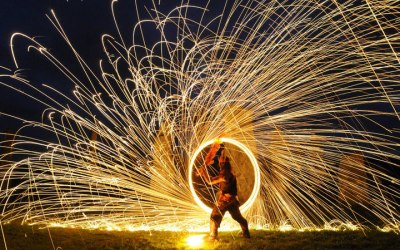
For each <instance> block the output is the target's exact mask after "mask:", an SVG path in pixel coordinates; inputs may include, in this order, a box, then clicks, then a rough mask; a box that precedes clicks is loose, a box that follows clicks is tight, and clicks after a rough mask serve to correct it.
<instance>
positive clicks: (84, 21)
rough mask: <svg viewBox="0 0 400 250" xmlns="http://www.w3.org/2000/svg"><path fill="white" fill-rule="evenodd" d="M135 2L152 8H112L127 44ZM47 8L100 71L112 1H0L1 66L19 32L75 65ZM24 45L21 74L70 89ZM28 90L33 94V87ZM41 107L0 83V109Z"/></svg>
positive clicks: (27, 113) (167, 2) (23, 112)
mask: <svg viewBox="0 0 400 250" xmlns="http://www.w3.org/2000/svg"><path fill="white" fill-rule="evenodd" d="M135 2H136V3H135ZM159 2H160V3H161V5H158V1H156V4H157V9H158V10H160V11H161V12H163V13H168V12H169V11H170V10H172V9H173V8H175V7H176V6H179V5H180V4H181V1H179V0H173V1H171V0H161V1H159ZM204 2H205V1H200V0H198V1H190V3H191V4H193V5H196V4H197V5H204ZM223 3H224V1H214V2H212V3H211V5H212V6H211V7H210V11H209V12H208V15H209V17H208V18H209V19H210V18H213V17H215V16H216V15H217V14H218V13H220V11H221V9H222V7H223ZM136 4H137V6H138V9H139V10H140V13H139V15H140V18H141V19H144V18H148V17H149V14H148V12H147V11H148V10H149V11H150V12H151V9H152V8H153V7H152V3H151V1H149V0H137V1H135V0H119V1H118V3H117V5H116V8H115V10H116V16H117V18H118V23H119V26H120V28H121V31H122V34H123V36H124V39H125V40H126V41H127V43H128V44H132V30H133V26H134V24H135V23H137V20H138V16H137V14H136V8H135V5H136ZM51 9H53V10H54V11H55V12H56V15H57V17H58V19H59V21H60V22H61V25H62V26H63V28H64V30H65V32H66V33H67V35H68V37H69V39H70V40H71V42H72V44H73V45H74V46H75V48H76V49H77V51H78V52H79V53H80V55H81V56H82V57H83V58H84V60H85V61H86V62H87V63H88V65H90V66H91V68H92V69H93V70H94V71H95V72H96V73H99V66H98V64H99V60H101V59H106V57H105V54H104V52H103V50H102V47H101V40H100V38H101V35H102V34H105V33H107V34H110V35H112V36H114V37H117V36H118V35H117V32H116V29H115V26H114V21H113V18H112V14H111V0H69V1H66V0H53V1H50V0H47V1H43V0H41V1H37V0H13V1H2V2H1V3H0V17H1V23H0V66H3V67H7V68H10V69H13V70H15V66H14V65H13V62H12V58H11V52H10V46H9V41H10V37H11V35H12V34H13V33H14V32H21V33H25V34H27V35H28V36H33V37H35V38H36V40H37V41H38V42H40V43H42V44H43V45H44V46H45V47H47V48H48V49H49V50H50V51H51V53H52V54H54V55H55V56H56V57H57V58H59V59H60V60H61V61H62V62H63V63H64V64H65V65H68V67H70V68H71V69H72V70H79V64H78V63H77V61H76V59H75V58H74V55H73V53H72V52H71V50H70V49H69V48H68V45H67V44H66V43H65V41H64V40H63V39H62V37H61V36H60V35H59V34H58V32H57V30H56V28H55V27H54V26H53V25H52V24H51V22H50V20H49V19H48V18H47V17H46V14H50V11H51ZM194 14H195V13H194ZM206 18H207V17H206ZM144 35H145V37H146V40H148V41H153V42H154V41H157V39H158V37H159V36H158V34H157V32H154V31H153V30H151V29H149V30H145V34H144ZM28 45H29V43H28V42H27V41H26V40H25V39H23V38H19V39H17V40H16V43H15V45H14V48H15V51H16V54H17V58H18V63H19V64H20V65H19V66H20V68H21V69H22V70H23V71H22V75H24V76H25V77H26V78H27V79H29V80H30V81H31V83H32V84H33V85H35V86H40V85H41V84H49V85H51V86H53V87H55V88H56V89H58V90H61V91H62V92H64V93H68V92H71V91H72V89H73V85H72V83H71V82H70V81H69V80H68V79H66V77H64V76H63V75H62V74H61V73H60V72H59V71H58V70H57V69H56V68H55V67H54V66H53V65H52V64H51V63H50V62H48V61H47V60H46V59H45V58H44V57H43V56H41V55H39V54H38V53H37V52H35V51H31V52H27V46H28ZM1 73H4V71H1ZM0 81H3V82H6V83H7V84H11V85H12V86H15V87H17V88H19V89H23V90H24V91H25V90H27V88H26V87H24V88H22V86H21V83H18V82H15V81H10V80H8V79H0ZM29 93H32V94H33V95H34V92H29ZM43 109H44V107H43V105H40V104H38V103H37V102H35V101H33V100H31V99H30V98H28V97H26V96H24V95H22V94H19V93H17V92H16V91H13V90H11V89H9V88H7V87H5V86H2V85H0V112H4V113H8V114H13V115H17V116H19V117H22V118H26V119H32V120H36V121H38V120H40V119H41V114H42V111H43ZM383 109H386V107H384V108H383ZM381 122H383V123H385V125H386V124H388V125H389V127H396V125H395V124H398V120H396V119H388V118H383V119H382V121H381ZM390 124H392V125H393V126H392V125H390ZM20 125H21V124H20V123H18V122H17V121H15V120H14V119H8V118H6V117H4V116H0V131H2V132H4V131H15V129H16V128H18V127H19V126H20Z"/></svg>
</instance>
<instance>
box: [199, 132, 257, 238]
mask: <svg viewBox="0 0 400 250" xmlns="http://www.w3.org/2000/svg"><path fill="white" fill-rule="evenodd" d="M219 143H220V141H219V140H217V142H216V143H214V144H213V145H212V146H211V149H210V152H209V154H208V155H207V156H206V159H205V165H204V167H202V168H200V169H199V173H198V174H199V175H201V176H202V177H203V178H204V180H205V181H206V182H207V183H208V184H209V185H214V184H218V185H219V189H220V191H221V194H220V196H219V197H218V200H217V202H216V203H215V204H214V207H213V209H212V212H211V216H210V236H209V239H208V240H209V241H215V240H217V236H218V228H219V226H220V224H221V221H222V218H223V217H224V214H225V213H226V211H228V212H229V213H230V214H231V216H232V218H233V219H234V220H235V221H237V222H239V224H240V227H241V228H242V233H243V237H245V238H250V232H249V228H248V223H247V220H246V219H245V218H244V217H243V216H242V214H241V213H240V210H239V201H238V197H237V183H236V176H235V175H234V174H233V173H232V167H231V164H230V159H229V158H228V157H227V156H226V155H225V148H224V145H223V144H219ZM216 149H217V150H218V149H219V150H218V151H219V152H220V155H219V157H218V163H219V167H220V171H219V174H218V175H217V176H215V177H210V176H209V175H208V173H207V171H206V168H205V167H206V166H208V165H210V164H212V163H213V161H212V160H211V159H213V158H214V157H215V155H216V153H217V150H216Z"/></svg>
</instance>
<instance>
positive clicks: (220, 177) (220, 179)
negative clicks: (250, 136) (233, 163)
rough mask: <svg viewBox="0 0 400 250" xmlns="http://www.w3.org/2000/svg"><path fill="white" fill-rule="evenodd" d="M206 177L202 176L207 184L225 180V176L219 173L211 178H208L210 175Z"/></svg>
mask: <svg viewBox="0 0 400 250" xmlns="http://www.w3.org/2000/svg"><path fill="white" fill-rule="evenodd" d="M207 177H208V178H207ZM207 177H205V176H204V180H205V181H206V182H207V184H208V185H215V184H218V183H220V182H223V181H225V178H224V177H223V176H220V175H217V176H215V177H212V178H210V176H207Z"/></svg>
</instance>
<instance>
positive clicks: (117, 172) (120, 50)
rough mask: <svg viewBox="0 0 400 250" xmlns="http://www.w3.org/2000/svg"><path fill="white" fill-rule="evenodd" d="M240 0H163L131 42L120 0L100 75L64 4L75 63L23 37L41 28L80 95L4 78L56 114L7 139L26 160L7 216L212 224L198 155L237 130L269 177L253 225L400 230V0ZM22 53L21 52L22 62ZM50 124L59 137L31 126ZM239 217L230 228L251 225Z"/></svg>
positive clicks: (11, 183)
mask: <svg viewBox="0 0 400 250" xmlns="http://www.w3.org/2000/svg"><path fill="white" fill-rule="evenodd" d="M227 2H231V3H230V4H232V5H230V6H226V7H225V8H224V10H223V11H222V13H221V15H219V16H213V17H210V16H209V13H210V12H209V11H208V9H209V8H212V7H213V6H212V3H211V2H210V3H209V5H208V4H207V5H205V6H203V7H197V6H191V5H190V4H184V5H182V6H180V7H177V8H175V9H174V10H173V11H171V12H170V13H161V12H159V11H157V6H158V3H157V2H154V9H153V10H149V11H150V13H151V15H152V18H149V19H148V20H147V19H146V20H144V19H143V20H141V21H140V22H138V23H137V25H136V26H134V27H133V35H132V40H133V41H132V42H128V41H127V39H125V40H124V38H123V37H124V35H125V34H121V33H120V32H121V30H120V29H119V28H118V17H117V16H116V15H115V14H114V13H115V12H116V11H115V9H118V5H117V4H116V1H113V3H112V8H111V9H112V13H113V14H114V20H115V23H116V27H117V29H116V31H117V34H118V35H117V36H116V37H113V36H111V35H104V36H103V37H102V40H101V42H102V44H103V48H104V53H105V57H106V58H107V60H104V61H101V62H100V64H99V65H100V66H99V70H100V71H101V74H98V73H96V72H97V71H98V67H97V66H90V65H88V64H87V63H86V62H85V61H84V59H83V58H82V57H81V56H80V55H79V51H77V50H76V49H75V48H74V47H73V41H70V40H69V39H68V36H67V34H66V33H65V31H64V30H63V29H62V26H61V24H60V22H59V20H58V19H57V16H56V14H55V12H53V11H52V12H51V14H50V15H49V16H48V18H49V20H50V21H51V22H52V23H53V24H54V26H55V28H56V30H57V31H58V32H59V33H60V35H61V36H62V37H63V38H64V39H65V41H66V42H67V46H69V48H70V49H71V50H72V52H71V54H72V55H74V56H75V57H76V60H77V63H76V65H74V67H71V65H65V64H63V60H62V59H58V58H56V56H55V55H53V54H51V52H50V50H49V49H47V48H46V47H45V46H44V45H42V44H40V43H39V42H38V41H36V40H35V39H34V38H30V37H29V36H27V35H24V34H22V33H16V34H14V35H13V36H12V37H11V45H12V46H14V42H15V41H16V40H18V39H25V40H28V41H29V42H30V46H29V47H28V50H29V51H30V52H32V51H35V52H39V53H40V55H42V56H44V57H45V58H47V59H48V60H49V61H50V62H51V63H52V64H54V65H55V66H56V67H57V68H58V69H59V70H60V72H62V73H64V75H65V77H66V79H68V80H69V81H70V82H71V83H73V84H74V86H75V87H74V89H73V90H72V91H71V93H65V92H62V91H60V90H57V89H56V88H54V86H52V85H51V84H47V85H41V86H39V85H37V84H34V83H31V82H30V81H28V80H26V79H24V78H23V77H21V76H20V75H19V73H20V72H19V71H16V73H15V74H12V73H10V71H8V70H7V69H5V68H2V69H1V70H2V71H3V72H5V73H4V74H2V75H1V78H0V84H2V85H4V86H9V87H11V88H14V90H15V91H19V92H21V93H25V90H33V91H34V92H35V93H34V94H29V93H30V92H26V95H28V96H29V97H31V98H33V99H34V100H36V101H37V102H39V103H41V104H43V105H44V106H45V107H46V109H45V110H44V112H43V119H42V120H41V121H24V122H25V124H26V125H25V126H24V127H23V128H21V129H20V130H19V131H18V133H17V134H16V135H15V137H13V138H12V139H9V140H5V141H3V142H2V144H1V145H0V146H1V147H2V148H3V150H10V149H11V148H12V149H13V151H12V153H13V155H14V159H18V160H16V161H11V160H7V159H8V158H7V157H8V154H7V153H5V154H3V155H2V158H1V159H2V164H3V167H2V169H1V171H2V172H1V173H2V175H1V177H2V178H1V183H0V184H1V186H0V199H1V206H0V208H1V221H2V223H7V222H10V221H13V220H22V221H23V222H24V223H28V224H41V225H48V226H63V227H65V226H67V227H83V228H105V229H109V230H142V229H143V230H153V229H167V230H188V231H196V230H207V228H208V216H209V215H208V214H207V213H206V212H204V211H203V210H202V209H201V208H200V207H199V206H198V205H197V204H196V202H195V201H194V197H193V195H192V193H191V191H190V187H189V183H188V179H189V176H190V175H191V174H192V173H189V170H188V169H189V163H190V161H191V159H192V156H193V155H194V153H195V152H196V150H197V149H198V148H199V147H200V145H202V144H203V143H205V142H207V141H209V140H214V139H215V138H217V137H218V136H219V135H220V134H221V133H222V132H224V133H225V135H226V138H231V139H233V140H236V141H239V142H241V143H243V144H244V145H246V147H247V148H249V149H250V150H251V151H252V153H253V154H254V155H255V157H256V158H257V162H258V165H259V167H260V183H261V185H260V191H259V194H258V196H257V198H256V200H255V202H254V203H253V205H252V207H251V208H250V209H248V210H247V211H246V213H245V216H246V218H247V219H248V220H249V223H250V226H251V227H252V228H262V229H280V230H292V229H299V230H308V229H312V228H314V229H317V228H322V229H324V228H325V229H326V228H328V229H329V228H340V227H346V228H363V227H364V226H365V225H369V226H371V225H372V226H381V227H382V228H384V229H385V230H388V229H389V228H392V229H394V230H398V225H399V219H400V213H399V208H398V202H397V201H398V199H399V198H400V197H399V192H398V190H399V184H400V181H399V180H398V179H396V178H395V177H393V174H392V173H393V170H391V171H389V170H387V169H385V168H384V167H383V166H386V165H388V164H389V163H386V161H387V159H397V160H398V159H399V155H398V154H396V153H394V152H398V149H399V144H398V140H397V139H396V138H395V136H394V135H395V134H396V132H398V131H396V130H394V131H393V130H392V129H393V128H389V127H387V125H385V124H381V122H380V121H381V120H380V119H382V117H386V118H390V119H392V120H394V121H397V122H398V121H399V120H398V112H397V109H398V107H399V106H398V105H399V97H400V92H399V88H398V85H399V81H400V61H399V49H400V35H399V31H400V26H399V23H400V16H399V11H400V2H399V1H397V0H392V1H381V0H364V1H345V2H346V3H340V2H341V1H340V2H339V1H336V0H334V1H317V0H315V1H308V0H307V1H277V0H275V1H274V0H271V1H235V2H233V1H227ZM161 4H162V3H161ZM138 8H140V6H139V7H138ZM191 13H196V15H194V16H195V17H191ZM167 30H168V32H167ZM174 32H175V33H174ZM150 33H151V34H152V37H154V35H155V34H159V40H158V42H155V43H152V42H151V41H148V40H147V39H146V36H148V34H150ZM14 47H15V46H14ZM12 48H13V47H12ZM21 58H23V56H22V55H18V54H15V53H14V51H13V59H14V62H15V65H16V67H17V68H18V65H19V60H20V59H21ZM49 64H50V63H49ZM76 66H80V71H79V70H77V69H76ZM72 68H73V69H72ZM9 81H13V82H15V81H18V82H20V83H21V86H18V87H15V85H12V84H9V83H8V82H9ZM11 105H12V104H11ZM2 115H6V114H2ZM9 116H11V115H9ZM14 118H15V119H22V118H18V117H14ZM391 125H392V126H394V127H395V128H394V129H396V124H391ZM371 126H374V127H377V128H379V129H376V130H375V129H374V130H372V129H369V128H370V127H371ZM397 128H398V126H397ZM38 130H40V131H42V132H43V134H46V136H39V135H37V136H36V135H34V136H33V135H32V134H33V133H27V132H26V131H35V133H39V132H37V131H38ZM377 131H381V132H377ZM50 135H52V137H51V138H50ZM10 141H12V142H10ZM3 152H4V151H3ZM372 162H373V163H372ZM384 164H385V165H384ZM195 167H200V166H195ZM235 167H239V166H235V165H233V168H234V169H235ZM242 167H243V166H242ZM245 167H249V169H252V167H251V166H245ZM391 167H392V168H393V169H395V170H396V171H398V169H397V167H398V166H397V165H395V164H394V163H393V164H392V165H391ZM230 223H231V222H230V221H229V220H224V222H223V224H222V227H223V228H225V229H235V228H236V227H237V226H236V227H231V224H230Z"/></svg>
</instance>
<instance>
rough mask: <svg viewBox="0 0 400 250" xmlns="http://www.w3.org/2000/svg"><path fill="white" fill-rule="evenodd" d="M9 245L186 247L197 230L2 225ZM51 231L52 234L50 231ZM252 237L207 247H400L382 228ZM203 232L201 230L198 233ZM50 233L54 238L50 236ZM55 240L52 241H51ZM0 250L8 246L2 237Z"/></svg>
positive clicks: (223, 236)
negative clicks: (109, 229) (171, 230)
mask: <svg viewBox="0 0 400 250" xmlns="http://www.w3.org/2000/svg"><path fill="white" fill-rule="evenodd" d="M3 229H4V233H5V239H6V243H7V248H8V249H9V250H15V249H57V250H69V249H79V250H81V249H186V248H189V246H188V245H187V243H186V239H187V237H189V236H192V235H196V233H188V232H161V231H152V232H148V231H138V232H116V231H113V232H111V231H100V230H82V229H63V228H51V229H49V231H48V230H47V229H39V228H37V227H31V226H19V225H18V226H16V225H5V226H3ZM49 232H50V233H49ZM251 233H252V238H251V239H243V238H241V237H240V236H238V235H237V234H238V232H222V233H220V239H219V242H217V243H208V244H206V243H205V244H203V245H202V246H201V247H200V248H206V249H295V250H299V249H400V235H398V234H395V233H383V232H379V231H365V232H364V233H363V232H360V231H356V232H354V231H353V232H352V231H342V232H332V231H323V232H276V231H255V230H251ZM199 234H201V233H199ZM50 235H51V237H50ZM52 242H53V243H52ZM0 249H5V245H4V243H3V238H2V240H1V244H0Z"/></svg>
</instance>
